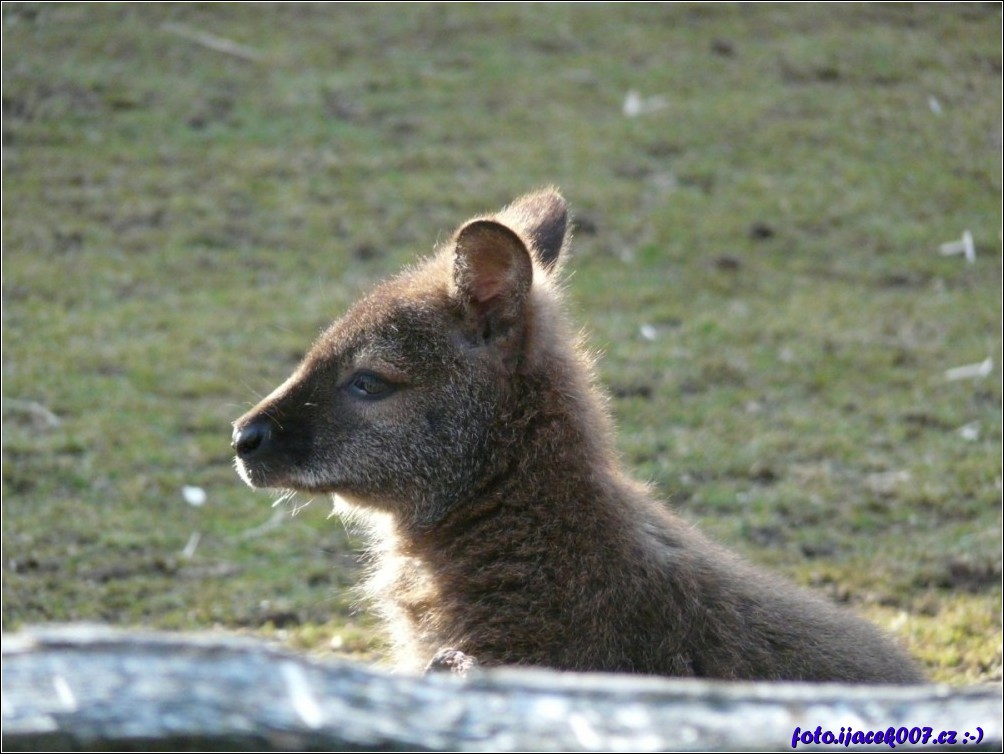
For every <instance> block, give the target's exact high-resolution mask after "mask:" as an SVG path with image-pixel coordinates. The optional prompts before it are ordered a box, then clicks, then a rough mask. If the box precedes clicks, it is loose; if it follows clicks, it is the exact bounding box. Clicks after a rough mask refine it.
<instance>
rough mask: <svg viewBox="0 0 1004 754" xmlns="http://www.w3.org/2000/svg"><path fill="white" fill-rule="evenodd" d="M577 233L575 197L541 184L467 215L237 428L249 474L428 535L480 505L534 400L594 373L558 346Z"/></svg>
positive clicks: (351, 314)
mask: <svg viewBox="0 0 1004 754" xmlns="http://www.w3.org/2000/svg"><path fill="white" fill-rule="evenodd" d="M567 240H568V211H567V206H566V203H565V200H564V199H563V198H562V197H561V196H560V195H559V194H558V193H557V192H555V191H553V190H545V191H540V192H537V193H533V194H529V195H527V196H525V197H523V198H521V199H519V200H517V201H516V202H514V203H513V204H512V205H510V206H509V207H507V208H505V209H504V210H502V211H501V212H500V213H498V214H496V215H492V216H484V217H478V218H475V219H472V220H470V221H468V222H467V223H465V224H464V225H462V226H461V227H460V228H459V229H458V230H457V231H456V232H455V233H454V234H453V236H452V237H451V238H450V240H449V241H448V242H447V243H446V244H445V245H443V246H442V247H441V248H440V249H439V250H438V252H437V253H436V254H435V255H434V256H433V257H431V258H429V259H428V260H426V261H425V262H424V263H423V264H421V265H420V266H419V267H417V268H415V269H412V270H408V271H406V272H405V273H403V274H402V275H400V276H399V277H397V278H394V279H391V280H389V281H387V282H385V283H383V284H382V285H380V286H379V287H378V288H377V289H376V290H375V291H374V292H373V293H371V294H370V295H369V296H367V297H366V298H364V299H362V300H361V301H360V302H359V303H357V304H356V305H355V306H354V307H352V308H351V309H350V310H349V311H348V312H347V313H346V314H345V316H343V317H342V318H341V319H339V320H337V321H336V322H335V323H334V324H332V325H331V326H330V327H329V328H328V329H327V330H326V331H325V332H324V333H323V334H322V335H321V336H320V338H319V339H318V340H317V342H316V343H315V344H314V346H313V347H312V348H311V349H310V351H309V353H308V354H307V355H306V357H305V358H304V359H303V362H302V363H301V364H300V366H299V367H298V368H297V370H296V371H295V372H294V373H293V375H292V376H291V377H290V378H289V379H288V380H286V382H284V383H283V384H282V385H280V386H279V387H278V388H277V389H276V390H275V391H274V392H273V393H272V394H271V395H269V396H268V397H266V398H265V399H264V400H263V401H261V402H260V403H259V404H258V405H257V406H255V407H254V408H253V409H252V410H251V411H249V412H248V413H246V414H245V415H244V416H242V417H241V418H240V419H238V420H237V421H236V422H235V423H234V432H233V443H232V444H233V447H234V449H235V450H236V452H237V469H238V472H239V473H240V475H241V476H242V478H243V479H244V480H245V481H246V482H247V483H248V484H250V485H251V486H253V487H271V488H289V489H296V490H302V491H309V492H317V493H335V494H338V495H340V496H341V497H343V498H345V499H348V500H350V501H352V502H353V503H356V504H357V505H360V506H364V507H374V508H377V509H383V510H386V511H387V512H391V513H393V514H395V516H396V517H397V518H399V519H400V520H401V522H403V523H405V524H407V525H411V526H418V527H421V526H429V525H432V524H434V523H435V522H436V521H437V520H439V519H440V518H441V517H442V516H443V515H444V514H446V513H447V512H448V511H449V510H450V509H451V507H452V506H455V505H457V504H458V503H459V501H462V500H465V499H470V498H471V497H472V496H473V495H474V494H475V493H477V492H478V488H479V487H480V486H483V485H486V484H490V483H491V481H492V479H493V478H495V477H497V476H498V475H500V474H502V473H503V472H504V469H505V467H506V466H507V465H508V464H511V463H513V459H511V458H507V457H506V455H505V448H506V447H510V446H512V445H513V444H514V440H515V438H514V433H517V432H518V431H519V427H520V424H521V418H525V415H526V414H527V412H528V405H527V400H526V396H525V395H523V393H525V392H526V391H528V390H533V389H534V387H536V388H538V389H542V388H544V387H545V386H544V385H541V384H539V383H540V382H541V381H544V382H546V381H548V378H547V377H546V376H544V377H542V375H552V379H559V378H560V375H559V374H555V372H559V373H560V372H561V371H567V372H569V374H568V375H567V378H568V381H569V383H570V384H574V382H576V380H579V379H581V377H579V376H578V375H579V374H580V373H581V372H582V369H581V365H579V366H578V367H576V368H572V367H570V368H569V369H567V370H562V363H563V362H564V361H567V360H569V359H571V360H573V361H574V360H576V359H579V358H580V357H579V356H578V355H577V354H576V352H575V351H574V349H568V348H566V349H565V352H564V353H557V354H555V353H553V352H551V351H552V349H553V348H555V347H556V348H558V350H559V351H560V350H561V344H562V343H563V342H564V341H567V340H568V339H567V338H564V337H563V335H560V334H557V333H556V332H555V330H560V328H561V325H560V322H559V318H557V317H554V316H553V315H552V313H551V310H552V309H553V308H554V307H556V306H557V305H558V302H557V298H556V286H557V283H558V281H557V280H556V276H557V274H558V272H557V271H558V268H559V266H560V262H561V255H562V251H563V249H564V248H565V246H566V245H567ZM530 383H534V384H533V385H531V384H530ZM567 387H568V386H567V385H566V386H565V390H566V392H567ZM537 398H539V399H541V400H544V399H546V397H545V396H544V395H543V393H542V394H541V395H539V396H537ZM537 398H535V399H534V401H533V402H534V403H535V402H536V400H537ZM587 413H588V412H587Z"/></svg>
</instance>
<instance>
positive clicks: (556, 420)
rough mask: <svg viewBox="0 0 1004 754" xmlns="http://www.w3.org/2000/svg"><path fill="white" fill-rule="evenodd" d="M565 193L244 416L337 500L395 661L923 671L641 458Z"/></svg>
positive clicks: (839, 675) (261, 478) (276, 472)
mask: <svg viewBox="0 0 1004 754" xmlns="http://www.w3.org/2000/svg"><path fill="white" fill-rule="evenodd" d="M568 226H569V220H568V210H567V206H566V203H565V200H564V199H563V198H562V197H561V196H560V195H559V194H558V193H557V192H556V191H554V190H545V191H540V192H537V193H533V194H530V195H527V196H525V197H523V198H521V199H518V200H517V201H516V202H514V203H513V204H512V205H510V206H509V207H506V208H505V209H503V210H502V211H501V212H499V213H498V214H496V215H489V216H484V217H479V218H474V219H473V220H470V221H468V222H467V223H465V224H464V225H462V226H461V227H460V228H459V229H458V230H457V232H456V233H455V234H454V235H453V236H452V237H451V239H450V240H449V241H448V242H447V243H445V244H444V245H443V246H442V247H441V248H440V249H439V250H438V251H437V253H436V254H435V255H433V256H432V257H430V258H429V259H427V260H426V261H424V262H423V263H422V264H420V265H419V266H417V267H415V268H414V269H411V270H407V271H405V272H404V273H402V274H401V275H399V276H398V277H396V278H393V279H391V280H389V281H387V282H385V283H383V284H382V285H381V286H379V287H378V288H377V289H376V290H375V291H374V292H373V293H372V294H370V295H369V296H367V297H366V298H364V299H362V300H361V301H360V302H359V303H358V304H356V305H355V306H354V307H352V308H351V309H350V310H349V312H348V313H347V314H346V315H345V316H344V317H342V318H341V319H340V320H338V321H336V322H335V323H334V324H333V325H332V326H331V327H330V328H329V329H328V330H327V331H326V332H324V333H323V334H322V335H321V337H320V338H319V339H318V341H317V342H316V343H315V344H314V346H313V348H312V349H311V350H310V352H309V353H308V354H307V356H306V358H305V359H304V361H303V363H302V364H301V365H300V366H299V368H298V369H297V371H296V372H295V373H294V374H293V375H292V376H291V377H290V378H289V379H288V380H287V381H286V382H285V383H283V384H282V385H280V386H279V388H277V389H276V390H275V391H274V392H273V393H272V394H271V395H269V396H268V397H267V398H265V399H264V400H263V401H262V402H261V403H259V404H258V405H257V406H256V407H255V408H254V409H252V410H251V411H249V412H248V413H247V414H245V415H244V416H243V417H241V418H240V419H239V420H238V421H237V422H235V425H234V427H235V428H234V447H235V449H236V451H237V456H238V458H237V468H238V471H239V473H240V474H241V476H242V477H243V478H244V480H245V481H246V482H248V483H249V484H251V485H252V486H255V487H273V488H289V489H295V490H304V491H309V492H314V493H319V492H320V493H331V494H333V495H335V496H337V499H338V501H339V503H338V504H339V506H340V508H341V510H342V511H343V512H345V513H346V515H349V516H352V517H353V518H355V519H356V520H359V521H362V522H363V523H364V524H365V525H366V526H367V527H368V528H369V531H370V536H371V538H372V542H373V545H372V556H373V560H372V566H371V574H370V576H369V579H368V581H367V585H366V589H367V592H368V593H369V595H370V596H371V597H372V598H373V600H374V601H375V603H376V605H377V607H378V609H379V610H380V612H381V614H382V615H383V616H384V618H385V620H386V623H387V625H388V628H389V630H390V632H391V634H392V636H393V637H394V641H395V647H396V652H397V656H398V660H399V663H400V664H401V665H403V666H410V667H415V668H420V667H422V666H423V665H424V664H425V663H427V662H428V661H429V660H430V659H431V658H432V657H434V656H436V655H437V653H438V652H439V651H440V650H443V649H447V648H449V649H450V650H455V651H457V652H459V653H463V655H467V656H469V657H473V658H475V659H476V660H477V661H479V662H480V663H481V664H483V665H499V664H520V665H542V666H548V667H553V668H562V669H574V670H607V671H625V672H637V673H651V674H664V675H674V676H704V677H715V678H735V679H739V678H743V679H778V680H780V679H786V680H831V681H856V682H875V683H881V682H888V683H909V682H918V681H920V680H922V677H921V675H920V673H919V671H918V670H917V669H916V667H915V666H914V664H913V662H912V661H911V660H910V659H909V658H908V657H907V656H906V655H905V654H904V653H903V652H901V651H900V650H899V649H897V648H896V647H895V645H894V644H892V642H890V641H889V640H888V639H886V638H885V637H883V636H882V635H881V634H880V633H879V632H878V631H877V630H876V629H874V628H873V627H872V626H870V625H869V624H868V623H865V622H863V621H861V620H860V619H858V618H855V617H854V616H852V615H851V614H850V613H848V612H846V611H843V610H838V609H837V608H835V607H833V606H831V605H829V604H828V603H826V602H824V601H822V600H820V599H818V598H817V597H815V596H813V595H812V594H810V593H808V592H806V591H804V590H801V589H798V588H796V587H794V586H791V585H789V584H787V583H784V582H782V581H779V580H777V579H775V578H773V577H771V576H769V575H767V574H764V573H761V572H760V571H757V570H756V569H754V568H753V567H752V566H750V565H748V564H746V563H744V562H742V561H741V560H740V559H738V558H737V557H735V556H733V555H732V554H730V553H728V552H727V551H725V550H723V549H722V548H720V547H718V546H717V545H715V544H713V543H711V542H709V541H708V540H707V539H705V538H704V537H703V536H702V535H701V534H699V533H698V532H697V531H695V530H694V529H693V528H692V527H690V526H689V525H687V524H686V523H684V522H683V521H681V520H680V519H679V518H677V517H676V516H674V515H673V514H672V513H670V512H669V511H668V510H667V509H666V508H665V507H664V506H663V505H661V504H659V503H657V502H655V500H654V499H653V498H652V496H651V495H650V493H649V491H648V490H647V489H646V488H644V487H643V486H641V485H639V484H636V483H635V482H632V481H631V480H630V479H628V478H627V477H626V476H625V474H624V473H623V472H622V470H621V467H620V463H619V460H618V458H617V456H616V453H615V452H614V450H613V445H612V438H613V430H612V426H611V423H610V421H609V418H608V415H607V411H606V408H605V403H606V400H605V398H604V395H603V393H602V392H601V391H600V390H599V389H598V388H597V386H596V384H595V379H594V376H593V370H592V361H591V358H590V357H589V355H588V353H587V352H586V350H585V349H584V347H583V345H582V344H581V343H580V342H579V340H578V339H577V338H576V337H574V336H573V335H572V334H571V332H570V331H569V328H568V325H567V317H566V316H565V314H564V312H563V308H562V302H561V279H560V267H561V263H562V261H563V258H564V256H565V252H566V248H567V245H568V241H569V232H568Z"/></svg>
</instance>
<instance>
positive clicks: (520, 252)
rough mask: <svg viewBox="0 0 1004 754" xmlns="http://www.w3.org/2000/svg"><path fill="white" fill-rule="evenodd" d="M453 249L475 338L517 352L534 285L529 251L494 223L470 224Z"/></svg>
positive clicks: (459, 287)
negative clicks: (528, 301) (527, 305)
mask: <svg viewBox="0 0 1004 754" xmlns="http://www.w3.org/2000/svg"><path fill="white" fill-rule="evenodd" d="M454 246H455V252H454V258H453V281H454V283H455V284H456V286H457V293H458V295H459V297H460V300H461V303H462V304H463V305H464V308H465V311H466V314H467V317H466V318H467V320H468V326H469V331H470V332H469V334H470V337H471V338H472V339H473V340H474V341H475V342H476V343H477V344H478V345H486V344H489V343H498V344H500V345H501V346H503V347H504V348H506V349H507V351H509V353H510V355H511V354H514V353H515V351H516V350H517V349H518V345H519V343H520V342H521V340H522V338H521V333H522V326H521V325H522V323H523V316H524V310H525V308H526V302H527V298H528V297H529V295H530V286H531V285H532V283H533V263H532V262H531V261H530V252H529V251H527V248H526V246H525V244H524V243H523V241H522V240H521V239H520V237H519V236H518V235H517V234H516V233H515V232H514V231H513V230H511V229H510V228H508V227H506V226H505V225H503V224H501V223H498V222H495V221H494V220H472V221H471V222H469V223H467V224H466V225H464V226H463V227H462V228H461V229H460V230H458V231H457V234H456V236H455V237H454Z"/></svg>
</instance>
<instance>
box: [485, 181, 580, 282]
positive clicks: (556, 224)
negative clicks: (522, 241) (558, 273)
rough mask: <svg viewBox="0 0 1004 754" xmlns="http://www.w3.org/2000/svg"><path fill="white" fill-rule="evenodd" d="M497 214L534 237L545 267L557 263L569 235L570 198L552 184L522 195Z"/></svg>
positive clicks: (528, 235)
mask: <svg viewBox="0 0 1004 754" xmlns="http://www.w3.org/2000/svg"><path fill="white" fill-rule="evenodd" d="M497 217H498V220H499V222H501V223H504V224H506V225H508V226H510V227H512V228H516V229H517V230H518V231H520V232H521V233H522V234H523V235H524V236H525V237H526V238H527V239H528V240H529V241H530V243H531V244H532V245H533V251H534V254H535V255H536V256H537V261H539V262H540V264H541V265H542V266H543V267H544V269H545V270H550V269H551V268H552V267H554V266H555V264H556V263H557V261H558V257H559V256H560V255H561V252H562V250H563V249H564V248H565V246H566V245H567V241H568V235H569V233H568V202H566V201H565V198H564V197H563V196H562V195H561V194H559V193H558V192H557V191H556V190H555V189H553V188H552V189H544V190H543V191H536V192H534V193H532V194H527V195H526V196H521V197H520V198H519V199H517V200H516V201H514V202H513V203H512V204H510V205H509V206H508V207H506V208H505V209H503V210H502V211H501V212H500V213H499V214H498V215H497Z"/></svg>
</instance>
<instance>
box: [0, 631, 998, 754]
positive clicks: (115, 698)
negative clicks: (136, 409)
mask: <svg viewBox="0 0 1004 754" xmlns="http://www.w3.org/2000/svg"><path fill="white" fill-rule="evenodd" d="M2 688H3V697H2V698H3V704H2V720H3V736H2V737H3V750H4V751H27V750H39V749H68V750H87V749H103V750H109V749H117V750H147V751H149V750H171V751H223V750H239V749H245V750H261V751H274V750H333V749H334V750H376V749H379V750H459V751H487V750H503V751H504V750H562V751H564V750H568V751H589V750H610V751H638V752H641V751H657V750H667V749H669V750H697V749H719V750H721V749H740V750H750V751H755V750H780V749H792V748H793V747H794V748H797V749H812V748H815V749H833V748H834V747H838V748H845V747H844V746H843V744H842V743H840V742H838V737H839V736H840V735H841V733H843V735H845V736H848V740H849V741H851V742H852V743H855V744H860V745H858V746H856V747H855V746H852V747H851V748H867V749H870V750H875V745H874V744H875V733H876V732H880V733H881V736H882V746H883V748H885V749H889V750H892V749H893V748H895V749H897V750H911V749H929V748H932V746H934V745H935V744H936V743H937V742H938V739H939V736H940V737H941V741H942V742H944V743H948V738H949V737H948V736H947V735H946V732H949V731H954V743H955V744H956V745H957V746H958V747H960V748H965V749H968V750H977V751H979V750H985V751H993V750H997V751H1000V749H1001V744H1002V730H1001V728H1002V703H1001V690H1000V688H953V687H948V686H936V685H930V686H917V687H884V686H882V687H877V686H841V685H835V684H823V685H817V684H797V683H725V682H718V681H703V680H687V679H663V678H647V677H639V676H616V675H603V674H572V673H555V672H550V671H544V670H530V669H500V670H491V671H483V672H475V673H474V674H472V675H471V676H469V677H468V678H466V679H460V678H456V677H453V676H449V675H432V676H425V677H414V676H395V675H391V674H389V673H386V672H383V671H380V670H375V669H372V668H369V667H365V666H362V665H358V664H354V663H350V662H345V661H325V662H320V661H317V660H311V659H307V658H304V657H300V656H297V655H294V654H291V653H289V652H287V651H283V650H280V649H277V648H274V647H272V646H269V645H267V644H264V643H261V642H259V641H256V640H250V639H244V638H231V637H223V636H219V635H215V634H212V635H198V636H192V635H176V634H150V633H136V632H130V631H116V630H110V629H107V628H100V627H94V626H66V627H57V628H36V629H31V630H25V631H22V632H20V633H17V634H5V635H4V636H3V673H2ZM855 733H860V734H861V738H860V739H859V740H855V739H854V738H853V737H854V734H855ZM869 733H870V734H872V738H871V739H869V740H870V742H871V745H867V744H866V743H865V738H864V737H865V735H866V734H869ZM828 734H832V735H833V737H834V738H833V742H832V743H829V744H828V742H829V738H828ZM890 738H891V739H892V742H893V747H890V746H889V740H890Z"/></svg>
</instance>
